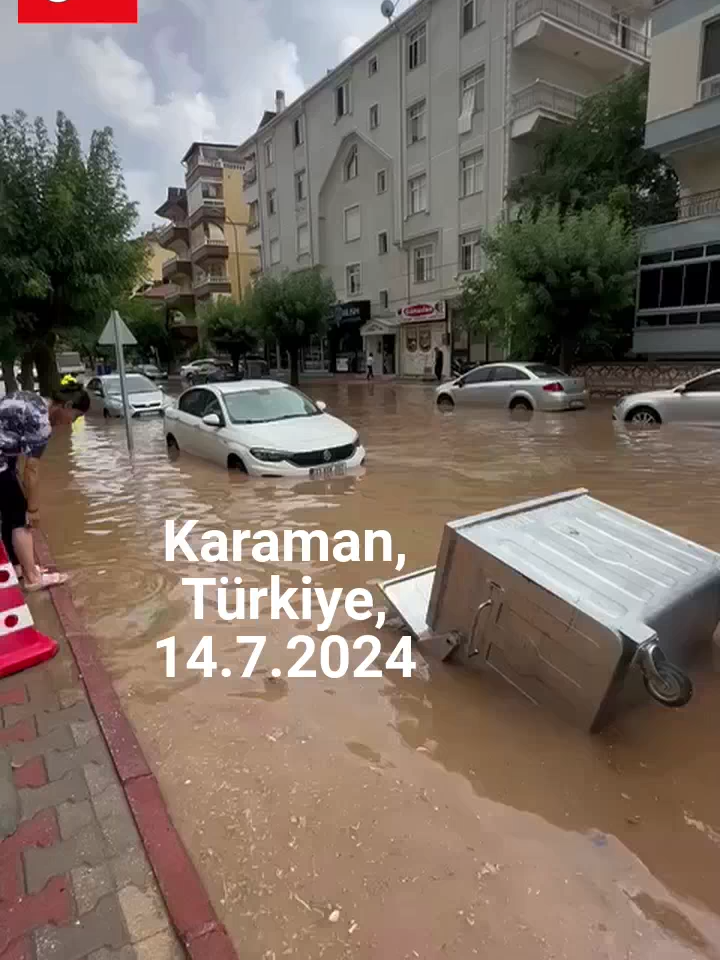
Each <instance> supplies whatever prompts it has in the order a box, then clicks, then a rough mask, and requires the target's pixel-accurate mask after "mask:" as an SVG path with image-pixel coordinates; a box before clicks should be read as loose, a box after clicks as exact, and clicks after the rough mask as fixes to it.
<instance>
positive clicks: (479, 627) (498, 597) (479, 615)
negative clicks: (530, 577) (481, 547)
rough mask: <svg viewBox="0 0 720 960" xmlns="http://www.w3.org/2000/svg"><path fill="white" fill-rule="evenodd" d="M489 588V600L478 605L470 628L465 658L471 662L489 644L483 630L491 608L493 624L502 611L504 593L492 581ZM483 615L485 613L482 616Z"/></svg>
mask: <svg viewBox="0 0 720 960" xmlns="http://www.w3.org/2000/svg"><path fill="white" fill-rule="evenodd" d="M489 586H490V596H489V598H488V599H487V600H485V601H484V602H483V603H481V604H480V606H479V607H478V608H477V610H476V611H475V616H474V617H473V622H472V627H471V628H470V633H469V635H468V640H467V648H466V656H467V658H468V660H471V659H472V658H473V657H477V656H479V655H480V654H483V655H484V654H485V652H486V650H487V647H488V646H489V643H490V641H489V639H488V638H486V636H485V630H486V628H487V626H488V624H489V622H490V618H491V616H492V615H493V607H494V608H495V616H494V618H493V622H494V623H497V622H498V618H499V617H500V611H501V610H502V605H503V601H502V597H503V594H504V592H505V591H504V590H503V588H502V587H501V586H500V585H499V584H497V583H495V582H494V581H493V580H491V581H490V583H489ZM483 613H485V615H484V616H483Z"/></svg>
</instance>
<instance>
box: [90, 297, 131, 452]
mask: <svg viewBox="0 0 720 960" xmlns="http://www.w3.org/2000/svg"><path fill="white" fill-rule="evenodd" d="M98 343H100V344H103V345H106V346H109V345H110V344H114V345H115V355H116V357H117V368H118V375H119V377H120V393H121V395H122V402H123V411H124V413H125V432H126V434H127V445H128V452H129V453H130V454H132V452H133V435H132V426H131V424H130V420H131V419H132V413H131V411H130V403H129V402H128V392H127V383H126V382H125V351H124V348H125V346H133V345H134V344H136V343H137V340H136V339H135V337H134V336H133V335H132V333H131V331H130V330H128V328H127V324H126V323H125V322H124V320H123V319H122V317H121V316H120V314H119V313H118V312H117V310H113V311H112V313H111V314H110V319H109V320H108V322H107V323H106V324H105V329H104V330H103V332H102V333H101V334H100V338H99V340H98Z"/></svg>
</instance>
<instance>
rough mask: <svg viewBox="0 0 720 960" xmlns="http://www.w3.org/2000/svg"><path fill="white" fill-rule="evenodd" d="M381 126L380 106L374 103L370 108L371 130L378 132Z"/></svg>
mask: <svg viewBox="0 0 720 960" xmlns="http://www.w3.org/2000/svg"><path fill="white" fill-rule="evenodd" d="M379 126H380V105H379V104H377V103H374V104H373V105H372V106H371V107H370V129H371V130H376V129H377V128H378V127H379Z"/></svg>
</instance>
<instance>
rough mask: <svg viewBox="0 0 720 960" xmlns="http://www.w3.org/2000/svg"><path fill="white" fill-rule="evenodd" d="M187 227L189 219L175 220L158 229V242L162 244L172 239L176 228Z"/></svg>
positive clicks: (184, 228)
mask: <svg viewBox="0 0 720 960" xmlns="http://www.w3.org/2000/svg"><path fill="white" fill-rule="evenodd" d="M187 227H188V222H187V220H174V221H173V222H172V223H169V224H168V225H167V226H166V227H162V228H161V229H160V230H158V233H157V239H158V243H159V244H160V245H161V246H162V245H163V244H164V243H167V242H168V241H169V240H170V238H171V236H172V234H173V231H174V230H187Z"/></svg>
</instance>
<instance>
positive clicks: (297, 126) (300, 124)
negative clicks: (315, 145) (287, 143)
mask: <svg viewBox="0 0 720 960" xmlns="http://www.w3.org/2000/svg"><path fill="white" fill-rule="evenodd" d="M304 143H305V118H304V117H303V116H299V117H295V119H294V120H293V146H294V147H301V146H302V145H303V144H304Z"/></svg>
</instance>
